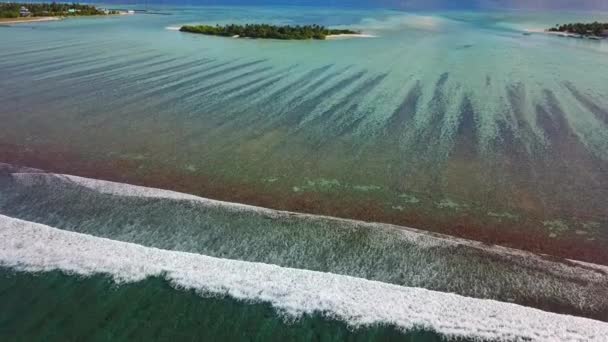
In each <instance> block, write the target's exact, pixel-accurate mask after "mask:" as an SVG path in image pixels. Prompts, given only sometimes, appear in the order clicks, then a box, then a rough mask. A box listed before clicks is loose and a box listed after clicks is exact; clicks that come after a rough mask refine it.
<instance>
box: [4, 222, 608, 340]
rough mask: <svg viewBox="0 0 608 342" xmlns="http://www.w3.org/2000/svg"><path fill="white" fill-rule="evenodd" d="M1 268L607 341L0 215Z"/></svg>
mask: <svg viewBox="0 0 608 342" xmlns="http://www.w3.org/2000/svg"><path fill="white" fill-rule="evenodd" d="M0 264H1V265H3V266H6V267H12V268H15V269H18V270H22V271H30V272H37V271H51V270H61V271H64V272H67V273H71V274H78V275H93V274H102V273H103V274H109V275H111V276H112V277H113V278H114V279H115V280H116V281H117V282H134V281H140V280H143V279H145V278H146V277H149V276H163V277H164V278H166V279H167V280H168V281H170V282H171V283H172V284H173V285H174V286H175V287H178V288H185V289H194V290H197V291H199V292H200V293H202V294H211V295H229V296H231V297H234V298H236V299H243V300H250V301H263V302H268V303H270V304H271V305H273V306H274V307H275V308H276V309H277V310H278V311H280V312H281V313H283V314H287V315H289V316H294V317H298V316H301V315H302V314H312V313H314V312H320V313H323V314H324V315H326V316H329V317H333V318H336V319H339V320H342V321H345V322H347V323H348V324H350V325H353V326H361V325H370V324H393V325H395V326H397V327H399V328H401V329H404V330H410V329H413V328H420V329H430V330H434V331H436V332H438V333H441V334H444V335H447V336H454V337H456V336H461V337H469V338H478V339H491V340H534V341H608V323H604V322H600V321H595V320H591V319H586V318H581V317H574V316H568V315H560V314H555V313H549V312H544V311H541V310H537V309H532V308H528V307H524V306H520V305H515V304H509V303H503V302H497V301H494V300H482V299H474V298H467V297H463V296H459V295H455V294H449V293H443V292H437V291H429V290H425V289H419V288H408V287H402V286H397V285H391V284H386V283H381V282H376V281H370V280H365V279H360V278H354V277H349V276H343V275H336V274H331V273H322V272H314V271H307V270H299V269H290V268H284V267H279V266H275V265H268V264H261V263H252V262H244V261H237V260H228V259H219V258H213V257H208V256H204V255H199V254H192V253H184V252H176V251H169V250H160V249H156V248H150V247H144V246H140V245H136V244H132V243H126V242H120V241H115V240H110V239H105V238H99V237H94V236H90V235H85V234H79V233H74V232H68V231H64V230H60V229H56V228H52V227H49V226H45V225H41V224H37V223H33V222H28V221H23V220H19V219H14V218H11V217H8V216H3V215H0Z"/></svg>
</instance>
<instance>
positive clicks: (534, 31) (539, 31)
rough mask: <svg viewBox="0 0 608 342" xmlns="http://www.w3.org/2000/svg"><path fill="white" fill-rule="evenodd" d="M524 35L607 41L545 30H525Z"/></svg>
mask: <svg viewBox="0 0 608 342" xmlns="http://www.w3.org/2000/svg"><path fill="white" fill-rule="evenodd" d="M524 33H528V34H530V33H541V34H546V35H550V36H557V37H566V38H578V39H589V40H605V39H606V38H605V37H599V36H584V35H580V34H577V33H572V32H560V31H549V30H543V29H525V30H524Z"/></svg>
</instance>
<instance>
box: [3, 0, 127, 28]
mask: <svg viewBox="0 0 608 342" xmlns="http://www.w3.org/2000/svg"><path fill="white" fill-rule="evenodd" d="M112 14H121V13H120V12H119V11H114V10H106V9H101V8H97V7H95V6H92V5H82V4H77V3H72V4H67V3H56V2H53V3H16V2H8V3H0V24H7V23H8V24H13V23H19V22H32V21H46V20H59V19H61V18H65V17H76V16H99V15H112Z"/></svg>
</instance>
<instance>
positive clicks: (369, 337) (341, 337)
mask: <svg viewBox="0 0 608 342" xmlns="http://www.w3.org/2000/svg"><path fill="white" fill-rule="evenodd" d="M0 340H2V341H134V340H137V341H416V342H427V341H428V342H439V341H444V339H443V338H441V337H440V336H439V335H437V334H435V333H433V332H428V331H426V332H424V331H419V332H410V333H403V332H401V331H399V330H397V329H394V328H392V327H390V326H375V327H366V328H357V329H356V328H352V327H348V326H346V325H345V324H344V323H341V322H339V321H335V320H332V319H331V318H326V317H322V316H320V315H315V316H305V317H302V318H301V319H299V320H297V321H292V322H288V321H286V320H284V319H283V318H282V317H280V316H277V314H276V311H275V310H273V309H272V308H271V307H270V306H269V305H265V304H256V303H244V302H240V301H236V300H233V299H230V298H205V297H201V296H199V295H198V294H196V293H193V292H191V291H180V290H176V289H174V288H173V287H171V286H170V285H169V284H168V283H167V282H166V281H164V280H163V279H160V278H149V279H147V280H145V281H141V282H138V283H130V284H122V285H116V284H115V283H114V282H113V281H112V280H111V279H110V278H107V277H103V276H95V277H91V278H79V277H73V276H68V275H65V274H62V273H60V272H49V273H42V274H29V273H21V272H13V271H10V270H7V269H1V268H0Z"/></svg>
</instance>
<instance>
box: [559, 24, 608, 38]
mask: <svg viewBox="0 0 608 342" xmlns="http://www.w3.org/2000/svg"><path fill="white" fill-rule="evenodd" d="M547 32H550V33H561V34H563V35H567V36H570V37H578V38H591V39H603V38H607V37H608V23H599V22H597V21H596V22H593V23H590V24H584V23H574V24H565V25H555V27H552V28H550V29H548V30H547Z"/></svg>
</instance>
